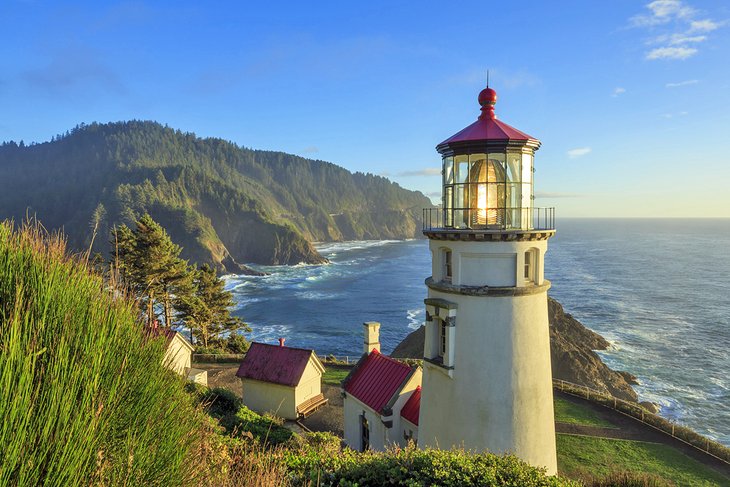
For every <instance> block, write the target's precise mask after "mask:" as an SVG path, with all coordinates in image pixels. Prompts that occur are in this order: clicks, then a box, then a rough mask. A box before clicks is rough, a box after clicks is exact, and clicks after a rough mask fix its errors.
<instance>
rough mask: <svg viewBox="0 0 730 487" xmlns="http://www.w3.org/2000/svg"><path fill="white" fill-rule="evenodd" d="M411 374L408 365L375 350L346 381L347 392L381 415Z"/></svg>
mask: <svg viewBox="0 0 730 487" xmlns="http://www.w3.org/2000/svg"><path fill="white" fill-rule="evenodd" d="M410 373H411V368H410V367H409V366H407V365H406V364H404V363H401V362H399V361H397V360H394V359H392V358H390V357H386V356H385V355H383V354H381V353H379V352H378V351H376V350H373V351H372V352H371V353H370V354H369V355H368V356H367V357H365V358H364V360H363V361H361V362H360V364H359V365H358V366H357V369H355V370H354V371H353V373H352V375H351V376H350V377H349V378H348V379H346V382H345V391H346V392H347V393H348V394H350V395H352V396H354V397H355V398H357V399H358V400H360V402H362V403H364V404H366V405H367V406H369V407H371V408H373V409H374V410H375V411H377V412H378V413H380V412H382V410H383V408H384V407H385V406H386V405H387V404H388V402H389V401H390V399H391V398H392V397H393V395H394V394H395V393H396V392H398V391H399V390H400V388H401V387H402V386H403V382H404V381H405V379H406V378H407V377H408V375H409V374H410Z"/></svg>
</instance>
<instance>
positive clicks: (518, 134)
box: [436, 88, 540, 152]
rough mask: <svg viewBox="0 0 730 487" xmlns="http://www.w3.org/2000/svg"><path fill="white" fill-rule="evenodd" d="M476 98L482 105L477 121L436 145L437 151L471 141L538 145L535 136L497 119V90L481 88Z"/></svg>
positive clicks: (538, 142)
mask: <svg viewBox="0 0 730 487" xmlns="http://www.w3.org/2000/svg"><path fill="white" fill-rule="evenodd" d="M478 100H479V105H481V107H482V113H481V115H479V118H478V119H477V121H476V122H474V123H473V124H471V125H469V126H468V127H466V128H465V129H463V130H462V131H460V132H458V133H456V134H454V135H452V136H451V137H449V138H448V139H446V140H444V141H443V142H441V143H440V144H439V145H437V146H436V149H437V150H438V151H439V152H442V150H444V149H447V148H449V147H453V146H454V145H456V146H459V145H470V144H471V143H479V142H491V141H494V142H504V143H505V144H506V143H509V142H511V141H514V142H517V143H520V142H522V143H523V144H525V145H526V143H532V144H535V145H537V146H539V145H540V141H539V140H537V139H536V138H535V137H532V136H531V135H528V134H526V133H524V132H522V131H520V130H517V129H516V128H514V127H512V126H510V125H508V124H506V123H504V122H502V121H500V120H497V115H495V114H494V105H495V104H496V103H497V92H496V91H494V90H493V89H492V88H485V89H483V90H482V91H481V93H479V98H478ZM532 144H531V145H532Z"/></svg>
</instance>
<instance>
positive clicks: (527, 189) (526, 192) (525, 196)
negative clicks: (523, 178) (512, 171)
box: [522, 184, 532, 209]
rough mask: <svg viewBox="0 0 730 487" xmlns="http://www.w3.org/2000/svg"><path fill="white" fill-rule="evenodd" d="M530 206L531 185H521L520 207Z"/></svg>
mask: <svg viewBox="0 0 730 487" xmlns="http://www.w3.org/2000/svg"><path fill="white" fill-rule="evenodd" d="M531 207H532V185H531V184H523V185H522V208H523V209H529V208H531Z"/></svg>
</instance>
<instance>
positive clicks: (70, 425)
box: [0, 222, 207, 486]
mask: <svg viewBox="0 0 730 487" xmlns="http://www.w3.org/2000/svg"><path fill="white" fill-rule="evenodd" d="M108 284H109V283H108V281H107V280H106V279H104V278H102V276H100V275H98V274H96V273H94V272H92V271H91V270H90V269H89V266H88V264H87V263H86V261H85V260H83V261H79V260H77V259H74V258H71V257H69V256H68V255H67V253H66V250H65V243H64V240H63V238H62V237H61V236H59V235H57V234H52V235H47V234H45V233H44V232H43V231H42V230H41V229H40V228H39V227H37V226H25V227H23V228H22V229H19V230H18V229H14V228H13V225H12V224H11V223H8V222H5V223H2V224H0V384H1V386H0V452H2V454H0V485H21V486H25V485H27V486H30V485H33V486H35V485H69V486H72V485H90V484H93V485H122V484H124V485H185V484H193V483H195V482H197V478H198V475H199V472H198V471H197V470H198V469H197V467H196V466H195V464H194V463H193V462H191V461H190V460H191V459H192V458H194V457H195V456H196V455H197V454H198V453H199V451H200V449H201V448H203V446H204V443H203V440H204V437H205V431H206V428H207V426H206V425H207V421H206V418H205V417H204V415H203V414H201V412H200V410H199V409H197V408H195V407H194V405H193V403H192V401H191V400H190V396H189V395H188V394H187V393H186V392H185V390H184V385H183V383H182V381H181V380H180V379H179V377H177V376H176V375H174V374H172V373H171V372H170V371H169V370H167V369H166V368H164V367H163V365H162V358H163V355H164V352H165V346H166V344H165V342H164V340H159V339H158V340H148V339H146V337H145V335H144V333H143V332H142V326H141V324H140V322H139V320H138V316H139V313H138V310H137V307H136V304H135V303H134V301H133V300H132V299H129V298H128V297H126V296H125V295H124V294H122V293H119V292H118V291H117V290H116V289H113V288H110V287H109V285H108Z"/></svg>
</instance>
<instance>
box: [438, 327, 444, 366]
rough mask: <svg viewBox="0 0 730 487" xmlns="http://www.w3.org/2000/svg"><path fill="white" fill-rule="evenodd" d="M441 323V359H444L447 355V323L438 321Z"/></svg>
mask: <svg viewBox="0 0 730 487" xmlns="http://www.w3.org/2000/svg"><path fill="white" fill-rule="evenodd" d="M438 322H439V357H441V358H443V356H444V355H446V322H445V321H444V320H438Z"/></svg>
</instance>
